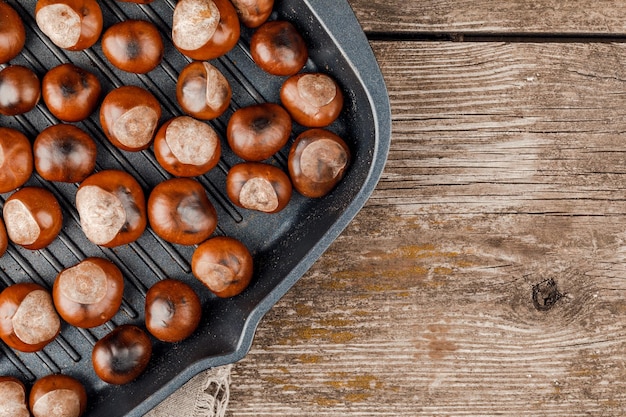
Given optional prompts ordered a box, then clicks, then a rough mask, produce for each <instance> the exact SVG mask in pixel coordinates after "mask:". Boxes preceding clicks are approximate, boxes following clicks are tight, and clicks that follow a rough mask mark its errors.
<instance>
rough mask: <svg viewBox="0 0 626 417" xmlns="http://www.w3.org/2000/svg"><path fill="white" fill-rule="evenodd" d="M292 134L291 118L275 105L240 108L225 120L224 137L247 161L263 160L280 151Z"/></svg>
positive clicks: (236, 152)
mask: <svg viewBox="0 0 626 417" xmlns="http://www.w3.org/2000/svg"><path fill="white" fill-rule="evenodd" d="M290 134H291V117H289V113H287V111H286V110H285V109H283V108H282V107H281V106H279V105H278V104H274V103H262V104H255V105H252V106H247V107H242V108H240V109H238V110H237V111H235V112H234V113H233V115H232V116H231V117H230V120H229V121H228V127H227V129H226V138H227V140H228V144H229V145H230V148H231V149H232V150H233V152H234V153H235V154H236V155H237V156H239V157H240V158H242V159H245V160H246V161H262V160H264V159H267V158H269V157H271V156H272V155H274V154H275V153H276V152H278V151H279V150H280V148H282V147H283V146H285V144H286V143H287V141H288V140H289V135H290Z"/></svg>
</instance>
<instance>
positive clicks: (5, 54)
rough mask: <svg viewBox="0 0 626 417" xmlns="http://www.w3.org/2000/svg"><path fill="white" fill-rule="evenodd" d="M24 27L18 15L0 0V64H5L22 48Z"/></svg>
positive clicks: (24, 36)
mask: <svg viewBox="0 0 626 417" xmlns="http://www.w3.org/2000/svg"><path fill="white" fill-rule="evenodd" d="M25 42H26V29H25V28H24V22H23V21H22V18H21V17H20V15H19V14H18V13H17V12H16V11H15V9H14V8H13V7H11V6H10V5H9V4H8V3H6V2H4V1H3V2H0V64H6V63H7V62H9V61H10V60H12V59H13V58H15V57H16V56H17V55H18V54H19V53H20V52H21V51H22V49H24V43H25Z"/></svg>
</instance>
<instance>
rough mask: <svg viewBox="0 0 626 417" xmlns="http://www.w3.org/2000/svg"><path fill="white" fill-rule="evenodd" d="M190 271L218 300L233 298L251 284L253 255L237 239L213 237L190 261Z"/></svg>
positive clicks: (199, 247)
mask: <svg viewBox="0 0 626 417" xmlns="http://www.w3.org/2000/svg"><path fill="white" fill-rule="evenodd" d="M191 271H192V273H193V275H194V276H195V277H196V278H197V279H199V280H200V282H202V283H203V284H204V285H205V286H206V287H207V288H208V289H209V290H211V292H213V293H214V294H215V295H217V296H218V297H221V298H227V297H232V296H235V295H237V294H239V293H241V292H242V291H243V290H244V289H246V288H247V287H248V285H249V284H250V280H251V279H252V271H253V265H252V255H251V254H250V251H248V248H247V247H246V246H245V245H244V244H243V243H241V242H240V241H238V240H237V239H234V238H232V237H227V236H218V237H214V238H211V239H209V240H207V241H206V242H204V243H202V244H201V245H200V246H198V248H196V250H195V251H194V253H193V255H192V257H191Z"/></svg>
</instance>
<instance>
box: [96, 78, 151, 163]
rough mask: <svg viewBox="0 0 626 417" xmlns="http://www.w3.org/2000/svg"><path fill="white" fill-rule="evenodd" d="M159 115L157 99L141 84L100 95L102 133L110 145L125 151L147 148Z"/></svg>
mask: <svg viewBox="0 0 626 417" xmlns="http://www.w3.org/2000/svg"><path fill="white" fill-rule="evenodd" d="M160 118H161V105H160V103H159V101H158V100H157V99H156V98H155V97H154V95H153V94H152V93H151V92H149V91H148V90H146V89H144V88H141V87H136V86H131V85H127V86H123V87H118V88H116V89H115V90H113V91H111V92H110V93H109V94H107V95H106V97H104V100H103V101H102V106H100V124H101V125H102V130H103V131H104V134H105V135H106V137H107V138H108V139H109V140H110V141H111V143H112V144H113V145H115V146H116V147H118V148H120V149H123V150H125V151H132V152H134V151H140V150H143V149H147V148H148V147H149V146H150V144H151V143H152V140H153V139H154V135H155V133H156V129H157V126H158V124H159V119H160Z"/></svg>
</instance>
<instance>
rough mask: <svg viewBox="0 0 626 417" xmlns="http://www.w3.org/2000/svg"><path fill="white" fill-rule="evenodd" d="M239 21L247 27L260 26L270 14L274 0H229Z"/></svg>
mask: <svg viewBox="0 0 626 417" xmlns="http://www.w3.org/2000/svg"><path fill="white" fill-rule="evenodd" d="M231 1H232V3H233V6H235V9H236V10H237V16H239V21H241V23H242V24H243V25H244V26H246V27H249V28H256V27H259V26H261V25H262V24H263V23H265V21H266V20H267V19H268V18H269V17H270V14H272V8H273V7H274V0H231Z"/></svg>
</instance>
